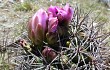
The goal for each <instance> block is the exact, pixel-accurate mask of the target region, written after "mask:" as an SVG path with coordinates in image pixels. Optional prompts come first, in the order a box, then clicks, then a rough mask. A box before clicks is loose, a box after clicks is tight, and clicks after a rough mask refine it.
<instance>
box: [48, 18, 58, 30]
mask: <svg viewBox="0 0 110 70" xmlns="http://www.w3.org/2000/svg"><path fill="white" fill-rule="evenodd" d="M57 26H58V19H57V17H53V18H49V22H48V32H55V31H56V30H57Z"/></svg>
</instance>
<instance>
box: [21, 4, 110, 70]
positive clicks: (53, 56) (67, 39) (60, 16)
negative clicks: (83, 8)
mask: <svg viewBox="0 0 110 70" xmlns="http://www.w3.org/2000/svg"><path fill="white" fill-rule="evenodd" d="M90 12H91V11H90ZM90 12H88V13H87V14H86V15H84V16H82V15H81V12H79V8H78V7H76V8H75V9H74V11H73V9H72V8H71V7H69V5H68V4H67V5H66V6H65V7H64V8H60V7H57V6H50V7H49V8H48V10H47V11H45V10H43V9H40V10H38V12H37V13H36V14H35V15H34V16H33V17H32V19H31V21H30V22H29V24H28V37H29V39H30V40H31V42H30V43H31V45H30V47H29V45H28V47H29V48H31V51H27V52H30V53H33V51H34V52H36V53H33V54H34V55H35V56H37V58H39V59H40V58H41V60H40V62H38V63H40V64H41V66H40V65H39V66H36V69H38V68H40V69H47V70H48V69H50V70H57V69H61V70H65V69H70V70H71V69H79V70H84V69H86V70H89V69H90V70H91V69H99V68H98V67H97V66H98V65H99V64H97V63H98V61H97V59H99V61H101V58H100V55H99V52H100V50H99V49H100V47H101V46H103V44H102V43H103V40H104V39H106V38H107V36H109V34H110V33H107V34H105V36H104V35H102V36H101V35H100V26H101V24H99V25H98V24H97V25H94V21H92V22H88V21H89V20H88V18H89V14H90ZM73 13H74V14H73ZM81 17H83V19H81ZM37 27H38V28H37ZM103 36H104V37H103ZM25 43H26V42H25ZM25 43H23V42H21V45H22V46H24V48H25V47H27V45H24V44H25ZM28 47H27V48H28ZM35 48H36V49H35ZM37 53H38V54H39V55H36V54H37ZM42 64H43V65H42ZM95 65H96V66H95Z"/></svg>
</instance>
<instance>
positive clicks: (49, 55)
mask: <svg viewBox="0 0 110 70" xmlns="http://www.w3.org/2000/svg"><path fill="white" fill-rule="evenodd" d="M42 55H43V57H45V58H46V60H47V61H48V62H50V61H52V60H53V59H54V58H55V57H56V56H57V54H56V53H55V51H54V50H52V49H51V48H49V47H45V49H44V50H43V51H42Z"/></svg>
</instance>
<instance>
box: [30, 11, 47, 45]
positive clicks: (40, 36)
mask: <svg viewBox="0 0 110 70" xmlns="http://www.w3.org/2000/svg"><path fill="white" fill-rule="evenodd" d="M47 20H48V14H47V13H46V11H44V10H43V9H40V10H38V11H37V12H36V13H35V14H34V16H33V17H32V19H31V21H30V22H29V24H28V36H29V38H30V39H31V40H32V42H33V43H34V44H36V45H38V44H42V43H43V41H44V39H45V34H46V31H47V23H46V22H47Z"/></svg>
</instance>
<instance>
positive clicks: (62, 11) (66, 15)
mask: <svg viewBox="0 0 110 70" xmlns="http://www.w3.org/2000/svg"><path fill="white" fill-rule="evenodd" d="M48 13H49V16H53V17H57V19H58V21H59V24H60V25H63V24H66V25H67V24H68V23H69V22H70V21H71V19H72V16H73V9H72V8H71V7H70V6H69V4H66V5H65V7H64V8H59V7H57V6H50V7H49V8H48Z"/></svg>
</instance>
